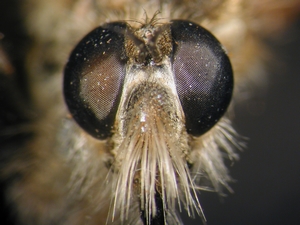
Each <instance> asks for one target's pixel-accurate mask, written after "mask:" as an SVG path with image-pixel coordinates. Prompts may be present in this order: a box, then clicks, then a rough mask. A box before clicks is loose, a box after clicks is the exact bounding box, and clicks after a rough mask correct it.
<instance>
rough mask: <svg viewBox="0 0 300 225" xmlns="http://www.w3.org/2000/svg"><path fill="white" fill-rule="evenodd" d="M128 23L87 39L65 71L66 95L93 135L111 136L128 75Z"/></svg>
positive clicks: (109, 26) (100, 29)
mask: <svg viewBox="0 0 300 225" xmlns="http://www.w3.org/2000/svg"><path fill="white" fill-rule="evenodd" d="M126 26H127V25H126V23H121V22H116V23H109V24H106V25H104V26H102V27H98V28H96V29H95V30H93V31H92V32H90V33H89V34H88V35H87V36H85V37H84V38H83V39H82V40H81V41H80V42H79V44H78V45H77V46H76V47H75V49H74V50H73V52H72V53H71V56H70V58H69V61H68V63H67V65H66V68H65V76H64V96H65V101H66V103H67V105H68V108H69V110H70V112H71V114H72V116H73V118H74V119H75V120H76V121H77V123H78V124H79V125H80V126H81V127H82V128H84V129H85V130H86V131H87V132H88V133H90V134H91V135H92V136H94V137H96V138H99V139H105V138H107V137H108V136H110V135H111V130H112V127H113V124H114V120H115V115H116V112H117V109H118V106H119V102H120V97H121V92H122V86H123V82H124V76H125V64H126V61H127V59H126V54H125V49H124V35H123V33H124V30H125V29H126Z"/></svg>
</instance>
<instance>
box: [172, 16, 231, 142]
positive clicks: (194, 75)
mask: <svg viewBox="0 0 300 225" xmlns="http://www.w3.org/2000/svg"><path fill="white" fill-rule="evenodd" d="M171 34H172V38H173V70H174V74H175V80H176V87H177V93H178V96H179V99H180V102H181V105H182V108H183V111H184V114H185V119H186V129H187V132H188V133H189V134H192V135H194V136H199V135H201V134H203V133H205V132H206V131H208V130H209V129H210V128H211V127H213V126H214V125H215V124H216V123H217V122H218V120H219V119H220V118H221V117H222V116H223V114H224V113H225V111H226V109H227V107H228V105H229V102H230V99H231V95H232V90H233V73H232V68H231V64H230V61H229V58H228V57H227V55H226V53H225V52H224V50H223V48H222V46H221V44H220V43H219V41H218V40H217V39H216V38H215V37H214V36H213V35H212V34H211V33H209V32H208V31H207V30H205V29H204V28H202V27H200V26H199V25H197V24H195V23H192V22H189V21H182V20H174V21H172V23H171Z"/></svg>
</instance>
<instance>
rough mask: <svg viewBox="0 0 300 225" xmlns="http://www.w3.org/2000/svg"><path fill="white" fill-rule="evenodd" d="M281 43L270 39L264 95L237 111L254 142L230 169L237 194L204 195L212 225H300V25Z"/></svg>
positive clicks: (241, 126)
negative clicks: (267, 74) (266, 83)
mask: <svg viewBox="0 0 300 225" xmlns="http://www.w3.org/2000/svg"><path fill="white" fill-rule="evenodd" d="M278 38H279V37H278ZM278 38H277V40H266V41H267V42H268V44H269V46H270V47H271V48H272V50H273V52H272V54H274V55H275V57H276V61H273V62H271V63H270V66H269V71H270V82H269V85H268V87H266V89H267V90H266V92H265V94H262V95H260V96H259V95H258V96H254V97H253V98H252V99H251V100H249V101H247V102H244V103H243V104H242V105H240V106H239V107H238V108H237V110H236V120H235V121H234V122H235V127H236V128H237V130H238V132H239V133H240V134H242V135H244V136H246V137H248V138H249V140H248V141H247V143H248V144H247V148H246V149H245V150H244V151H243V152H242V153H240V160H239V161H238V162H237V163H235V164H234V165H233V167H231V168H230V172H231V175H232V177H233V178H234V179H235V180H236V182H235V183H232V184H231V187H232V188H233V189H234V192H235V193H234V194H228V196H227V197H226V198H220V197H219V196H217V195H216V194H215V193H204V192H202V193H201V194H200V196H199V197H200V199H201V202H202V206H203V208H204V213H205V216H206V218H207V224H208V225H220V224H222V225H299V224H300V21H298V23H296V24H295V26H294V27H293V28H292V29H290V30H289V31H287V32H286V33H284V34H282V36H281V37H280V38H279V39H278ZM262 92H264V91H262ZM260 94H261V93H260ZM186 224H188V223H186ZM191 224H201V223H200V222H198V221H197V222H196V221H192V220H191Z"/></svg>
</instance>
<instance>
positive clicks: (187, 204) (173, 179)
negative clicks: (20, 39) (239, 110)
mask: <svg viewBox="0 0 300 225" xmlns="http://www.w3.org/2000/svg"><path fill="white" fill-rule="evenodd" d="M260 4H262V3H258V1H253V3H247V2H246V1H245V2H243V1H240V2H239V1H231V0H228V1H214V2H211V1H199V2H197V1H186V2H179V1H174V2H171V3H170V2H164V1H162V2H161V1H157V2H156V1H151V2H147V1H145V2H143V1H138V2H134V3H132V2H130V1H126V0H124V1H83V0H81V1H74V2H73V1H51V2H48V1H35V0H26V1H24V3H23V5H21V6H19V7H20V10H23V12H24V15H26V16H24V17H25V19H24V20H25V21H24V24H23V26H24V28H25V30H26V35H27V36H26V37H28V39H29V40H30V41H31V42H32V44H27V43H26V44H24V43H23V44H22V43H21V44H20V45H21V46H24V48H25V47H26V48H27V49H28V52H27V53H26V54H23V55H22V56H24V57H20V58H22V60H23V61H22V62H21V65H22V66H21V67H22V68H23V69H22V70H21V71H22V72H23V73H24V74H26V77H27V78H26V79H27V80H28V82H29V88H28V89H27V91H28V92H27V93H28V95H27V96H29V97H28V98H27V97H25V98H23V96H22V92H20V93H21V94H20V93H17V94H13V95H11V96H12V97H11V101H5V102H4V103H5V105H6V106H7V110H6V112H7V113H5V114H3V115H4V116H3V118H4V119H3V121H7V124H8V125H6V127H9V126H11V124H12V123H13V122H14V123H16V124H17V125H18V130H20V132H19V133H20V134H22V135H21V136H18V134H19V133H18V132H16V134H14V135H13V136H12V137H10V138H9V139H8V140H9V143H11V144H8V145H3V147H1V148H2V149H4V150H7V149H17V150H15V151H13V152H12V151H10V152H12V153H10V154H9V156H5V157H4V156H3V160H2V161H3V162H4V163H3V165H4V166H3V171H4V172H3V175H1V179H2V180H4V181H5V183H6V186H7V192H6V195H7V199H8V201H9V204H10V205H11V206H12V210H14V212H16V215H17V216H16V220H17V221H18V222H20V223H21V224H39V225H40V224H49V223H51V224H75V225H76V224H91V225H93V224H144V225H149V224H183V222H182V221H181V219H180V217H179V214H178V211H187V214H188V215H189V216H191V217H193V216H195V215H196V216H200V217H201V219H202V222H203V223H206V218H205V215H204V213H203V211H202V207H201V205H200V199H199V197H198V196H197V193H198V192H199V191H200V190H209V191H216V192H218V193H219V194H222V193H223V191H222V189H223V188H224V187H225V189H227V190H229V191H231V189H230V187H229V183H230V181H231V178H230V176H229V173H228V170H227V168H226V166H225V163H224V161H225V158H229V159H230V160H231V161H234V160H236V159H238V155H237V154H236V149H241V147H242V145H243V144H242V143H240V142H239V141H237V140H238V139H239V136H238V135H237V133H236V132H235V131H234V129H233V128H232V126H231V119H232V118H233V116H232V115H233V114H234V113H233V111H234V110H233V104H232V102H234V103H239V102H240V101H241V100H244V99H245V98H244V96H245V93H246V96H249V95H250V92H249V89H248V87H249V85H248V83H249V81H250V80H254V81H255V82H257V83H258V84H259V83H260V79H261V77H262V76H263V74H264V69H263V66H262V59H263V58H264V54H262V52H264V51H262V49H263V48H264V46H263V45H262V42H261V41H260V39H259V38H258V35H257V33H259V32H260V33H261V35H262V36H263V35H266V36H267V35H270V33H272V32H275V31H276V29H277V30H280V28H281V27H272V26H263V25H262V24H263V23H262V22H261V23H260V24H261V26H262V28H260V27H259V26H258V25H257V21H255V20H249V18H248V17H249V15H253V17H255V18H258V19H260V21H264V20H263V18H266V17H268V16H269V17H268V18H273V17H274V16H273V14H272V13H269V12H268V10H267V9H266V8H265V5H264V4H262V5H260ZM294 4H295V5H296V4H299V3H296V1H295V3H294ZM33 6H34V7H33ZM257 7H259V8H260V9H261V11H259V10H257ZM143 9H144V11H143ZM157 10H159V11H157ZM295 11H296V10H295ZM53 12H55V13H53ZM259 12H261V14H260V13H259ZM282 12H285V11H284V10H282ZM292 12H294V11H289V15H292V14H293V13H292ZM268 13H269V14H268ZM285 13H286V12H285ZM54 14H55V15H54ZM271 14H272V15H271ZM282 21H283V20H282ZM204 27H205V28H204ZM20 51H21V50H20ZM258 53H259V54H258ZM0 57H1V59H6V58H7V56H6V55H5V52H3V54H1V52H0ZM249 65H251V67H249ZM9 66H10V63H9V61H7V62H6V63H5V66H1V67H0V68H4V69H2V71H4V72H1V76H2V74H3V79H5V82H7V83H8V84H11V83H13V82H12V81H11V80H10V78H8V74H14V72H13V70H9V69H7V68H11V67H12V68H13V66H12V65H11V67H9ZM25 66H26V67H25ZM10 71H11V72H10ZM6 80H8V81H6ZM3 86H6V85H3ZM7 86H8V85H7ZM3 90H4V91H5V92H7V93H10V89H9V88H6V87H3ZM21 91H22V90H21ZM247 98H248V97H247ZM11 102H12V103H11ZM24 102H29V103H28V104H27V105H26V106H24ZM11 105H13V107H10V106H11ZM11 108H13V109H12V110H10V109H11ZM20 108H21V109H22V110H21V111H18V110H19V109H20ZM25 109H26V110H25ZM9 114H12V115H15V117H16V118H17V119H15V120H14V121H12V120H10V119H9V118H10V117H8V116H7V115H9ZM15 140H18V142H16V141H15ZM14 142H15V143H14ZM13 143H14V144H13ZM4 150H3V151H2V152H4ZM2 155H4V154H2Z"/></svg>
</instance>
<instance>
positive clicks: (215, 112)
mask: <svg viewBox="0 0 300 225" xmlns="http://www.w3.org/2000/svg"><path fill="white" fill-rule="evenodd" d="M128 28H129V25H128V24H126V23H123V22H116V23H109V24H106V25H104V26H102V27H98V28H96V29H95V30H93V31H92V32H90V33H89V34H88V35H87V36H86V37H84V38H83V39H82V40H81V41H80V42H79V44H78V45H77V46H76V47H75V49H74V50H73V52H72V53H71V56H70V59H69V61H68V63H67V65H66V68H65V76H64V95H65V101H66V103H67V106H68V108H69V110H70V112H71V114H72V115H73V118H74V119H75V120H76V121H77V123H78V124H79V125H80V126H81V127H82V128H84V129H85V130H86V131H87V132H88V133H90V134H91V135H92V136H94V137H96V138H99V139H105V138H107V137H109V136H111V135H112V129H113V126H114V122H115V116H116V113H117V110H118V107H119V103H120V98H121V93H122V88H123V84H124V79H125V74H126V64H127V63H136V64H139V65H138V66H139V67H141V66H142V67H143V66H144V68H145V70H149V71H152V70H151V69H149V67H153V70H156V69H157V70H159V68H161V69H162V68H163V67H173V72H174V77H175V82H176V88H177V93H178V96H179V99H180V102H181V105H182V108H183V111H184V114H185V118H186V129H187V132H188V133H189V134H192V135H194V136H199V135H201V134H203V133H205V132H206V131H208V130H209V129H210V128H211V127H213V126H214V125H215V124H216V123H217V122H218V120H219V119H220V118H221V117H222V116H223V114H224V113H225V111H226V109H227V107H228V105H229V102H230V99H231V95H232V90H233V76H232V68H231V65H230V61H229V59H228V57H227V55H226V54H225V52H224V50H223V48H222V46H221V45H220V43H219V42H218V40H217V39H216V38H215V37H214V36H213V35H212V34H211V33H209V32H208V31H207V30H205V29H204V28H202V27H200V26H199V25H197V24H194V23H192V22H189V21H180V20H173V21H171V24H170V30H171V32H170V33H169V34H168V35H171V36H170V37H165V36H164V40H165V41H169V42H170V41H172V45H169V46H173V50H172V51H171V52H172V53H171V55H167V56H168V57H171V59H172V60H171V61H172V65H162V64H160V62H158V63H157V64H156V62H155V63H149V62H151V57H152V58H153V59H154V56H153V55H152V52H168V51H161V50H162V49H163V47H165V46H168V44H171V43H168V44H162V43H160V44H157V45H156V43H151V44H149V45H148V44H147V41H150V42H151V40H158V38H157V37H153V38H150V39H149V40H147V41H145V43H144V44H143V38H141V37H137V36H135V33H133V32H130V30H131V29H132V28H130V29H129V30H128ZM142 29H144V28H143V27H142V28H141V30H142ZM151 29H153V28H151ZM164 29H168V28H167V27H166V26H165V28H164ZM158 30H159V31H158V32H154V34H155V35H166V34H164V33H163V30H160V29H159V28H158ZM126 31H129V33H128V36H127V37H126V38H125V36H126ZM128 40H131V41H132V43H131V44H128V43H129V42H126V41H128ZM132 44H134V45H135V46H131V45H132ZM126 46H127V49H126ZM130 46H131V47H132V48H131V47H130ZM138 46H139V47H138ZM157 46H162V49H156V48H160V47H157ZM133 47H135V48H137V49H136V50H140V51H133V53H135V54H146V55H147V54H148V55H147V57H145V56H144V57H141V56H139V55H137V56H135V55H132V56H131V57H132V58H131V60H129V59H128V56H127V53H130V52H131V51H132V49H134V48H133ZM148 50H149V52H147V51H148ZM151 50H153V51H151ZM154 50H157V51H154ZM145 51H146V52H145ZM139 52H140V53H139ZM165 54H170V53H169V52H168V53H165ZM163 57H164V55H161V57H158V58H163ZM136 58H138V59H145V62H139V61H135V59H136ZM146 59H147V60H146ZM149 59H150V61H149ZM154 61H155V60H154Z"/></svg>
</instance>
